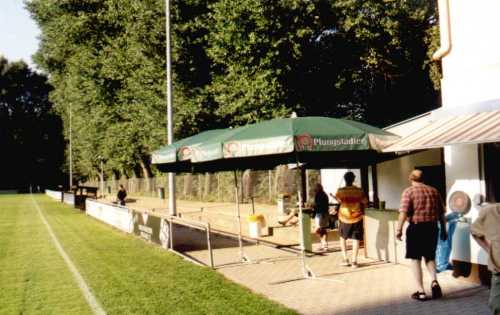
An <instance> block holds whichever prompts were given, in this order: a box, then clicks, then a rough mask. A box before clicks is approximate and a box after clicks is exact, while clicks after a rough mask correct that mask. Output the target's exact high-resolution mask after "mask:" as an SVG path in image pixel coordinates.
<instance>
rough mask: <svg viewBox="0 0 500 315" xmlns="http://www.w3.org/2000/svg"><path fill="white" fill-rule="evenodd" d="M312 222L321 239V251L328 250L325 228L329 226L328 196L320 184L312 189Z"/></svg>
mask: <svg viewBox="0 0 500 315" xmlns="http://www.w3.org/2000/svg"><path fill="white" fill-rule="evenodd" d="M314 192H315V194H314V205H313V209H314V222H315V225H316V233H317V234H318V235H319V237H320V238H321V250H322V251H327V250H328V243H327V228H328V225H329V220H328V216H329V213H328V208H329V204H328V196H327V194H326V193H325V191H324V190H323V186H322V185H321V184H319V183H318V184H316V186H315V187H314Z"/></svg>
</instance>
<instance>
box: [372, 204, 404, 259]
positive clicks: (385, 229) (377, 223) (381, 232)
mask: <svg viewBox="0 0 500 315" xmlns="http://www.w3.org/2000/svg"><path fill="white" fill-rule="evenodd" d="M397 221H398V212H397V211H390V210H382V211H381V210H370V209H368V210H367V211H366V215H365V236H366V238H365V244H366V253H367V256H368V258H372V259H377V260H383V261H387V262H394V263H401V264H407V263H408V260H407V259H405V258H404V257H405V254H406V247H405V243H404V242H400V241H398V240H396V227H397ZM406 227H407V224H405V226H404V229H405V230H404V231H403V233H405V232H406ZM403 235H404V234H403Z"/></svg>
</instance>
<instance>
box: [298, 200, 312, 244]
mask: <svg viewBox="0 0 500 315" xmlns="http://www.w3.org/2000/svg"><path fill="white" fill-rule="evenodd" d="M312 213H313V211H312V209H303V210H302V218H299V219H301V220H302V233H301V235H302V238H303V242H304V243H303V244H304V249H305V250H306V251H308V252H312V239H311V215H312Z"/></svg>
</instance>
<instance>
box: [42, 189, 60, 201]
mask: <svg viewBox="0 0 500 315" xmlns="http://www.w3.org/2000/svg"><path fill="white" fill-rule="evenodd" d="M45 194H46V195H47V196H49V197H50V198H52V199H55V200H59V201H61V192H60V191H56V190H49V189H45Z"/></svg>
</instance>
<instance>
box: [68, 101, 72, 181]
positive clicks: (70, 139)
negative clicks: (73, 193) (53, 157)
mask: <svg viewBox="0 0 500 315" xmlns="http://www.w3.org/2000/svg"><path fill="white" fill-rule="evenodd" d="M72 118H73V117H72V111H71V103H69V189H70V190H71V189H73V148H72V147H71V142H72V131H71V129H72Z"/></svg>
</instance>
